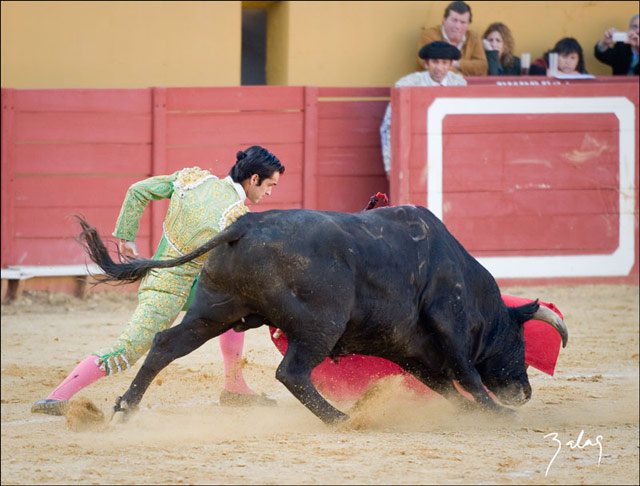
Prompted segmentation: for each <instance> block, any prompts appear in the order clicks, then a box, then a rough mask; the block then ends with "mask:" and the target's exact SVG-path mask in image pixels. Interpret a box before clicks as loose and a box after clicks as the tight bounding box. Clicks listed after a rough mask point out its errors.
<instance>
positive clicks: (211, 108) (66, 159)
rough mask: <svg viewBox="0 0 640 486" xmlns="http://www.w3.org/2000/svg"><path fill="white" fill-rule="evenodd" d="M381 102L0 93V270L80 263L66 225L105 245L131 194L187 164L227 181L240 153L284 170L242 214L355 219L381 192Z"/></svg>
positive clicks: (142, 244)
mask: <svg viewBox="0 0 640 486" xmlns="http://www.w3.org/2000/svg"><path fill="white" fill-rule="evenodd" d="M388 94H389V90H388V89H386V88H382V89H381V88H339V89H332V88H314V87H304V88H303V87H272V86H270V87H253V86H252V87H234V88H152V89H139V90H138V89H136V90H109V89H107V90H103V89H63V90H16V89H2V106H3V108H2V267H3V268H5V267H7V266H9V265H58V264H78V263H83V262H84V261H85V255H84V253H83V252H82V251H81V249H80V247H79V246H78V244H77V243H76V242H75V241H73V238H74V237H75V236H76V235H77V232H78V227H77V224H75V223H74V222H73V220H72V218H70V215H72V214H74V213H81V214H84V215H85V216H86V217H87V219H88V220H89V221H90V222H91V223H92V224H94V225H95V226H96V227H97V228H98V230H99V231H100V233H101V235H102V236H103V237H107V238H110V235H111V232H112V231H113V227H114V224H115V220H116V218H117V215H118V212H119V210H120V206H121V204H122V200H123V198H124V195H125V192H126V190H127V188H128V186H129V185H130V184H132V183H133V182H135V181H137V180H140V179H143V178H145V177H149V176H152V175H157V174H168V173H172V172H174V171H176V170H179V169H182V168H184V167H191V166H194V165H197V166H200V167H202V168H206V169H210V170H211V171H212V172H213V173H215V174H217V175H219V176H226V174H227V172H228V171H229V169H230V167H231V165H232V164H233V163H234V162H235V154H236V152H237V151H238V150H242V149H245V148H247V147H248V146H249V145H262V146H265V147H267V148H268V149H269V150H271V151H272V152H274V153H275V154H276V155H277V156H278V157H279V158H280V160H281V161H282V162H283V163H284V164H285V166H286V173H285V176H284V177H283V178H282V179H281V182H280V184H278V189H277V190H276V191H274V193H273V195H272V196H270V197H268V198H266V199H265V200H264V201H263V202H261V203H260V204H259V205H257V206H254V207H252V210H254V211H263V210H267V209H276V208H301V207H307V208H323V209H333V210H336V211H358V210H360V209H362V207H363V206H364V204H365V203H366V202H367V201H368V199H369V196H370V195H371V194H372V193H373V192H377V191H380V190H382V191H384V190H386V188H387V186H386V180H385V178H384V175H383V174H382V162H381V157H380V142H379V136H378V132H377V126H378V125H379V123H380V119H381V118H382V110H384V105H385V104H386V98H384V97H388ZM321 96H324V97H325V98H326V97H328V96H330V97H331V98H326V99H323V98H320V97H321ZM371 97H374V98H371ZM376 97H377V98H376ZM380 97H383V99H382V101H381V100H380V99H379V98H380ZM166 208H167V201H154V202H152V203H151V204H150V205H149V209H148V210H147V211H146V212H145V214H144V216H143V219H142V221H141V224H140V230H139V233H138V238H137V240H136V241H137V243H138V247H139V249H140V250H141V253H142V254H143V255H145V256H150V255H151V254H153V251H154V249H155V245H156V244H157V242H158V240H159V238H160V234H161V231H162V219H163V217H164V214H165V212H166Z"/></svg>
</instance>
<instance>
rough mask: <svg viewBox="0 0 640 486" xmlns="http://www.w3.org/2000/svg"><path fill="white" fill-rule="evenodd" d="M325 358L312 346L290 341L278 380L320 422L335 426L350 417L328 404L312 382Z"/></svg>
mask: <svg viewBox="0 0 640 486" xmlns="http://www.w3.org/2000/svg"><path fill="white" fill-rule="evenodd" d="M324 358H326V355H324V356H322V353H318V351H317V350H315V351H314V350H313V349H312V347H311V346H305V345H302V344H300V343H296V342H295V341H293V342H292V341H291V340H290V341H289V346H288V348H287V352H286V354H285V356H284V358H283V360H282V362H281V363H280V365H279V366H278V369H277V370H276V379H277V380H278V381H280V382H281V383H282V384H283V385H284V386H285V387H286V388H287V389H288V390H289V391H290V392H291V393H292V394H293V396H295V397H296V398H297V399H298V400H299V401H300V403H302V404H303V405H304V406H305V407H307V408H308V409H309V410H311V412H312V413H313V414H315V415H316V416H317V417H318V418H320V420H322V421H323V422H325V423H327V424H335V423H338V422H340V421H343V420H346V419H348V418H349V416H348V415H347V414H344V413H342V412H341V411H340V410H338V409H337V408H335V407H333V406H332V405H331V404H330V403H329V402H327V400H325V398H324V397H323V396H322V395H320V393H319V392H318V390H316V388H315V387H314V386H313V383H312V382H311V371H313V369H314V368H315V367H316V366H317V365H319V364H320V363H321V362H322V361H323V360H324Z"/></svg>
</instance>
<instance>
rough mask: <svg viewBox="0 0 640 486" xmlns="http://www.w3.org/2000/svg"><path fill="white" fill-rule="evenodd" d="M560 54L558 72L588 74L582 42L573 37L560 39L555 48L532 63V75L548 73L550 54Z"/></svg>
mask: <svg viewBox="0 0 640 486" xmlns="http://www.w3.org/2000/svg"><path fill="white" fill-rule="evenodd" d="M553 52H555V53H557V54H558V73H560V74H587V70H586V69H585V66H584V55H583V54H582V47H581V46H580V43H579V42H578V41H577V40H575V39H574V38H573V37H565V38H564V39H560V40H559V41H558V43H557V44H556V45H555V47H554V48H553V49H551V50H550V51H547V52H545V53H544V56H542V57H541V58H540V59H536V61H534V62H532V63H531V70H530V71H529V73H530V74H532V75H546V74H547V69H549V54H551V53H553Z"/></svg>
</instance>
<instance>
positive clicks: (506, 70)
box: [482, 22, 520, 76]
mask: <svg viewBox="0 0 640 486" xmlns="http://www.w3.org/2000/svg"><path fill="white" fill-rule="evenodd" d="M482 44H483V46H484V49H485V54H486V55H487V61H488V62H489V76H519V75H520V59H519V58H517V57H515V56H514V55H513V46H514V42H513V35H511V30H509V27H507V26H506V25H504V24H503V23H502V22H494V23H493V24H491V25H489V27H487V30H485V31H484V34H483V35H482Z"/></svg>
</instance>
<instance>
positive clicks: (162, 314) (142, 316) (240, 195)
mask: <svg viewBox="0 0 640 486" xmlns="http://www.w3.org/2000/svg"><path fill="white" fill-rule="evenodd" d="M166 198H168V199H170V202H169V209H168V211H167V214H166V216H165V220H164V223H163V228H162V229H163V231H162V238H161V240H160V243H159V245H158V249H157V250H156V253H155V255H154V256H153V258H154V259H162V260H165V259H170V258H176V257H178V256H181V255H184V254H186V253H189V252H191V251H192V250H195V249H196V248H198V247H199V246H201V245H202V244H204V243H205V242H207V241H208V240H209V239H211V238H212V237H213V236H215V235H216V234H217V233H218V232H219V231H221V230H222V229H224V228H226V227H227V226H228V225H230V224H231V223H233V222H234V221H235V220H236V219H237V218H238V217H240V216H241V215H243V214H245V213H247V212H248V211H249V209H248V208H247V206H245V204H244V200H245V198H246V194H245V192H244V189H243V188H242V186H241V185H240V184H238V183H235V182H233V180H232V179H231V177H226V178H224V179H219V178H218V177H216V176H215V175H213V174H211V173H210V172H209V171H207V170H202V169H200V168H199V167H192V168H188V169H183V170H180V171H177V172H175V173H174V174H171V175H162V176H155V177H150V178H148V179H145V180H142V181H140V182H136V183H135V184H133V185H132V186H131V187H129V190H128V191H127V195H126V197H125V200H124V203H123V205H122V209H121V210H120V215H119V216H118V220H117V222H116V228H115V231H114V232H113V235H114V236H116V237H118V238H122V239H124V240H128V241H134V240H135V238H136V235H137V233H138V227H139V224H140V218H141V217H142V213H143V212H144V210H145V208H146V206H147V204H148V203H149V201H152V200H159V199H166ZM206 257H207V254H205V255H202V256H200V257H198V258H197V259H194V260H193V261H191V262H188V263H185V264H184V265H180V266H178V267H173V268H155V269H153V270H151V271H150V272H149V273H148V274H147V276H146V277H144V278H143V279H142V281H141V282H140V287H139V290H138V306H137V308H136V310H135V311H134V313H133V315H132V317H131V319H130V320H129V322H128V324H127V326H126V327H125V329H124V330H123V332H122V334H121V335H120V336H119V337H118V338H117V339H116V340H115V341H114V342H113V343H112V344H111V345H110V346H108V347H106V348H103V349H101V350H99V351H98V352H97V353H95V354H96V355H97V361H96V362H97V364H99V365H100V366H101V367H103V369H105V370H106V372H107V374H112V373H115V372H118V371H122V370H123V369H126V368H129V367H130V366H131V365H132V364H133V363H135V362H136V361H137V360H138V359H139V358H140V356H142V355H143V354H144V353H146V352H147V351H148V350H149V348H150V347H151V342H152V340H153V337H154V336H155V334H156V333H157V332H159V331H163V330H165V329H167V328H169V327H170V326H171V325H172V324H173V322H174V321H175V319H176V317H177V316H178V314H179V312H180V311H181V310H182V308H183V307H184V305H185V302H186V301H187V299H188V297H189V293H190V291H191V288H192V286H193V284H194V281H195V279H196V277H197V276H198V275H199V273H200V270H201V269H202V264H203V263H204V261H205V260H206Z"/></svg>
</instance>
